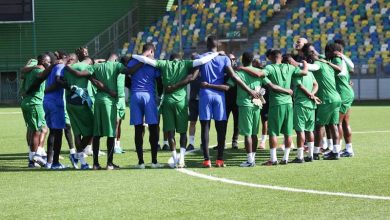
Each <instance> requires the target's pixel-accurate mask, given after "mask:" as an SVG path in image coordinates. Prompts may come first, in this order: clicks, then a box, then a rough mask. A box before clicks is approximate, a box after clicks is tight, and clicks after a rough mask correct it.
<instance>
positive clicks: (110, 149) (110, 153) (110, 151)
mask: <svg viewBox="0 0 390 220" xmlns="http://www.w3.org/2000/svg"><path fill="white" fill-rule="evenodd" d="M114 145H115V139H114V138H113V137H107V165H111V164H112V163H113V160H114Z"/></svg>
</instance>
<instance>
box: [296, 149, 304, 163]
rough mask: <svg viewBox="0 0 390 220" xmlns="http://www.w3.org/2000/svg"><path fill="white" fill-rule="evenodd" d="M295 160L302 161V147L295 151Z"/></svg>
mask: <svg viewBox="0 0 390 220" xmlns="http://www.w3.org/2000/svg"><path fill="white" fill-rule="evenodd" d="M297 158H298V159H300V160H302V159H303V147H299V148H298V151H297Z"/></svg>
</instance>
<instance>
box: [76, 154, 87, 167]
mask: <svg viewBox="0 0 390 220" xmlns="http://www.w3.org/2000/svg"><path fill="white" fill-rule="evenodd" d="M77 157H78V158H77V159H79V160H80V164H81V165H85V164H87V161H85V158H84V152H80V153H77Z"/></svg>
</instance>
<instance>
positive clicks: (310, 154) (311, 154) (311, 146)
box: [307, 142, 314, 158]
mask: <svg viewBox="0 0 390 220" xmlns="http://www.w3.org/2000/svg"><path fill="white" fill-rule="evenodd" d="M307 146H308V147H309V157H311V158H313V151H314V142H308V143H307Z"/></svg>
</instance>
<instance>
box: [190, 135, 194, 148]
mask: <svg viewBox="0 0 390 220" xmlns="http://www.w3.org/2000/svg"><path fill="white" fill-rule="evenodd" d="M190 144H192V146H194V145H195V136H191V135H190Z"/></svg>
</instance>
